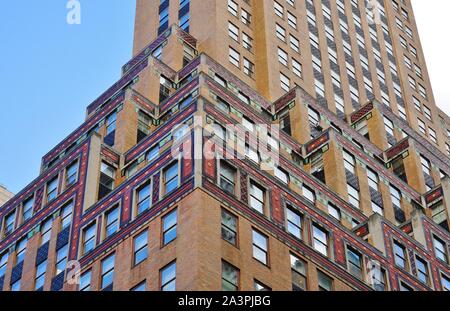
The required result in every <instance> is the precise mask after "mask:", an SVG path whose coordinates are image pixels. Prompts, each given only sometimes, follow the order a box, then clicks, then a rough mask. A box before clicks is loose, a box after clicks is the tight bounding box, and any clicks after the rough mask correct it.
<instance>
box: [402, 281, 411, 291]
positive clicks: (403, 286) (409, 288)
mask: <svg viewBox="0 0 450 311" xmlns="http://www.w3.org/2000/svg"><path fill="white" fill-rule="evenodd" d="M400 291H401V292H413V291H414V289H412V287H411V286H408V285H406V284H405V283H403V282H400Z"/></svg>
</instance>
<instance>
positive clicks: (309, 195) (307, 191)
mask: <svg viewBox="0 0 450 311" xmlns="http://www.w3.org/2000/svg"><path fill="white" fill-rule="evenodd" d="M302 194H303V196H304V197H305V198H306V199H308V200H309V201H310V202H312V203H315V202H316V194H315V192H314V191H313V190H311V189H310V188H309V187H308V186H305V185H302Z"/></svg>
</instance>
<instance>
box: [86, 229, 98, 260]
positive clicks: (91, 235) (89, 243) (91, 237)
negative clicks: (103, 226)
mask: <svg viewBox="0 0 450 311" xmlns="http://www.w3.org/2000/svg"><path fill="white" fill-rule="evenodd" d="M96 228H97V226H96V223H95V222H94V223H92V224H90V225H89V226H87V227H86V228H84V229H83V254H84V255H85V254H87V253H89V252H90V251H92V250H93V249H94V248H95V233H96V232H95V231H96Z"/></svg>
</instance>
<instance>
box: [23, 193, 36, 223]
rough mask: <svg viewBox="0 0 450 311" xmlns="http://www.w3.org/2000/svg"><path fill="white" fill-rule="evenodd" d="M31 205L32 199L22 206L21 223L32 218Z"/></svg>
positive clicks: (32, 203)
mask: <svg viewBox="0 0 450 311" xmlns="http://www.w3.org/2000/svg"><path fill="white" fill-rule="evenodd" d="M33 205H34V198H32V197H31V198H29V199H28V200H26V201H25V202H23V204H22V219H23V222H25V221H27V220H28V219H30V218H31V217H32V216H33Z"/></svg>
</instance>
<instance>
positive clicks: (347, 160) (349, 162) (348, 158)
mask: <svg viewBox="0 0 450 311" xmlns="http://www.w3.org/2000/svg"><path fill="white" fill-rule="evenodd" d="M342 153H343V155H344V167H345V169H346V170H348V171H349V172H351V173H352V174H355V165H356V161H355V157H354V156H353V155H351V154H350V153H348V152H347V151H346V150H343V152H342Z"/></svg>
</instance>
